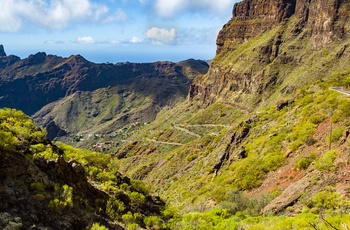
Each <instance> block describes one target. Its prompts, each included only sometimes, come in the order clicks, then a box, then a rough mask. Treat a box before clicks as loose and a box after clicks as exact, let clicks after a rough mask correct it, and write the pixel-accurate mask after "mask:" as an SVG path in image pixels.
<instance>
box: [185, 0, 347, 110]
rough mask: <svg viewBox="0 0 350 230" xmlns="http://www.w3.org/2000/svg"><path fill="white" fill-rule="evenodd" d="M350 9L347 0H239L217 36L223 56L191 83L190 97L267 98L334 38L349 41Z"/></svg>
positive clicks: (249, 100) (206, 101) (253, 102)
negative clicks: (203, 74) (272, 90)
mask: <svg viewBox="0 0 350 230" xmlns="http://www.w3.org/2000/svg"><path fill="white" fill-rule="evenodd" d="M349 7H350V3H349V2H348V1H343V0H324V1H321V0H300V1H295V0H268V1H261V0H244V1H242V2H239V3H236V4H235V5H234V8H233V16H232V19H231V20H230V21H229V22H228V23H227V24H226V25H225V26H224V27H223V29H222V30H221V31H220V33H219V36H218V38H217V57H216V58H215V59H214V61H213V62H212V65H211V68H210V70H209V73H208V75H207V76H206V77H203V78H198V79H197V80H196V81H195V82H194V84H193V85H192V86H191V88H190V93H189V98H190V99H193V98H195V97H196V98H199V100H200V101H203V102H204V104H210V103H212V102H213V101H216V100H217V99H222V100H230V101H232V100H233V101H235V102H238V103H240V102H241V101H242V100H243V98H244V100H245V103H244V104H245V105H248V106H251V107H254V105H256V104H257V103H259V102H261V101H265V100H267V99H268V98H269V97H270V96H271V95H270V93H269V88H271V87H274V85H276V84H277V83H278V84H282V83H283V78H285V76H288V74H290V73H291V72H292V71H293V68H295V67H296V66H298V65H300V64H301V63H305V62H307V61H308V59H309V58H311V55H315V53H317V52H319V51H321V50H322V49H323V48H326V47H328V46H329V45H331V44H332V43H333V42H338V43H339V44H340V43H342V42H343V41H346V40H347V39H348V37H349ZM339 49H340V50H341V49H342V48H339ZM344 51H345V49H343V51H340V53H341V54H343V53H344ZM282 73H283V74H282ZM321 74H322V73H321ZM320 77H321V76H320ZM291 88H295V86H292V87H291ZM291 88H289V90H288V89H285V92H290V89H291Z"/></svg>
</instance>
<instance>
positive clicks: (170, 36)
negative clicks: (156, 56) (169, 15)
mask: <svg viewBox="0 0 350 230" xmlns="http://www.w3.org/2000/svg"><path fill="white" fill-rule="evenodd" d="M146 37H147V38H149V39H150V40H152V41H153V42H154V43H158V44H174V43H175V39H176V30H175V29H174V28H172V29H170V30H167V29H164V28H158V27H152V28H151V29H149V30H147V32H146Z"/></svg>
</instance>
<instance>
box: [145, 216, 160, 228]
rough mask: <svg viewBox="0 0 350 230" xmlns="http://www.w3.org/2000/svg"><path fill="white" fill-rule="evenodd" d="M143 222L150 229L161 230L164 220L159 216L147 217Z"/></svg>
mask: <svg viewBox="0 0 350 230" xmlns="http://www.w3.org/2000/svg"><path fill="white" fill-rule="evenodd" d="M143 222H144V223H145V225H146V227H147V228H150V229H159V228H160V227H161V226H162V220H161V219H160V218H159V217H158V216H147V217H145V219H143Z"/></svg>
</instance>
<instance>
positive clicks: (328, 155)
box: [315, 150, 338, 172]
mask: <svg viewBox="0 0 350 230" xmlns="http://www.w3.org/2000/svg"><path fill="white" fill-rule="evenodd" d="M337 155H338V151H337V150H329V151H327V152H325V153H324V154H323V156H322V157H320V158H319V159H318V160H317V161H316V163H315V168H316V169H317V170H319V171H322V172H332V171H334V170H335V166H334V165H333V162H334V160H335V158H336V157H337Z"/></svg>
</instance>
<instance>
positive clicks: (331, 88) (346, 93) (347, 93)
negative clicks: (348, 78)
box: [329, 87, 350, 96]
mask: <svg viewBox="0 0 350 230" xmlns="http://www.w3.org/2000/svg"><path fill="white" fill-rule="evenodd" d="M329 89H330V90H334V91H337V92H338V93H341V94H344V95H346V96H350V92H349V91H345V90H343V89H342V87H329Z"/></svg>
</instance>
